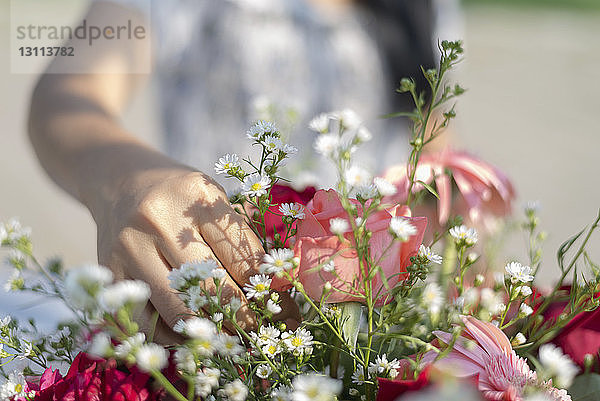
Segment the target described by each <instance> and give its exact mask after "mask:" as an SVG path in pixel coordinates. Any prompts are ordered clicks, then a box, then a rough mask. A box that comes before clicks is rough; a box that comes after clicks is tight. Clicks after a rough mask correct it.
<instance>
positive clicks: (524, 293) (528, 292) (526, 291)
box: [519, 285, 532, 297]
mask: <svg viewBox="0 0 600 401" xmlns="http://www.w3.org/2000/svg"><path fill="white" fill-rule="evenodd" d="M519 292H520V293H521V295H522V296H524V297H528V296H530V295H531V294H532V291H531V287H529V286H527V285H522V286H521V288H520V289H519Z"/></svg>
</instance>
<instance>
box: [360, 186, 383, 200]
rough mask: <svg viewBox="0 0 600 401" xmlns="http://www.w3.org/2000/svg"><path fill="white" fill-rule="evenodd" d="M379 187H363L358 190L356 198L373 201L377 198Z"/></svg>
mask: <svg viewBox="0 0 600 401" xmlns="http://www.w3.org/2000/svg"><path fill="white" fill-rule="evenodd" d="M377 193H378V191H377V187H376V186H375V185H374V184H368V185H361V186H360V187H358V188H356V196H360V197H361V198H363V199H373V198H374V197H376V196H377Z"/></svg>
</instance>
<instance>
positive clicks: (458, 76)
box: [0, 0, 600, 317]
mask: <svg viewBox="0 0 600 401" xmlns="http://www.w3.org/2000/svg"><path fill="white" fill-rule="evenodd" d="M44 3H45V2H44ZM48 3H52V4H53V5H52V9H54V10H60V12H61V13H64V15H62V17H63V18H64V19H65V20H71V21H73V22H74V21H76V20H77V18H78V17H79V16H80V15H81V13H83V12H84V10H85V9H86V7H87V2H86V1H76V0H57V1H54V0H53V2H47V3H46V4H48ZM57 4H61V5H57ZM0 11H1V13H0V38H1V39H0V40H1V42H0V54H1V55H4V57H2V60H3V62H2V63H0V127H1V133H0V183H1V187H0V188H1V189H0V194H1V195H0V221H6V220H7V219H8V218H10V217H12V216H17V217H19V218H20V220H21V221H22V223H23V224H24V225H26V226H30V227H32V229H33V241H34V245H35V248H36V253H37V255H38V256H40V257H41V258H42V259H43V258H47V257H52V256H60V257H62V258H63V260H64V261H65V263H66V265H67V266H75V265H79V264H82V263H85V262H93V261H95V260H96V242H95V241H96V233H95V226H94V222H93V221H92V219H91V217H90V215H89V214H88V212H87V210H86V209H84V208H83V207H82V206H80V205H79V204H78V203H77V202H76V201H75V200H73V199H71V198H70V197H69V196H68V195H66V194H65V193H63V192H61V190H60V189H59V188H58V187H57V186H55V185H54V184H53V183H52V182H51V181H50V180H49V179H48V177H47V176H46V175H45V173H44V171H43V170H42V169H41V168H40V166H39V164H38V162H37V160H36V158H35V156H34V154H33V152H32V149H31V147H30V145H29V143H28V139H27V135H26V116H27V108H28V102H29V96H30V92H31V90H32V87H33V84H34V82H35V80H36V76H34V75H25V74H23V75H21V74H11V73H10V66H9V63H8V56H7V54H8V52H9V39H8V37H9V23H10V21H9V16H10V13H9V1H8V0H0ZM453 28H454V29H455V31H457V32H459V33H460V34H461V36H463V37H464V41H465V48H466V57H465V62H464V63H463V64H462V65H461V66H460V68H459V69H458V70H457V72H456V73H455V75H454V77H453V78H454V79H455V80H457V81H459V82H460V83H461V85H462V86H463V87H465V88H467V89H468V91H467V92H466V93H465V95H463V96H462V97H461V98H460V100H459V103H458V106H457V113H458V118H457V121H456V123H455V125H454V131H455V133H456V136H457V139H458V142H459V143H458V144H457V147H459V148H463V149H465V150H468V151H470V152H472V153H474V154H476V155H479V156H481V157H482V158H483V159H484V160H487V161H489V162H491V163H492V164H494V165H496V166H498V167H499V168H500V169H501V170H503V171H505V172H506V173H507V175H508V176H509V177H511V178H512V180H513V182H514V184H515V187H516V189H517V192H518V201H517V202H516V204H515V209H516V211H517V212H519V211H520V209H521V206H522V205H523V204H524V203H525V202H526V201H528V200H539V201H540V203H541V211H540V217H541V226H542V227H543V228H544V229H545V230H546V231H548V232H549V233H550V235H549V238H548V241H547V243H546V246H545V254H544V266H543V277H542V280H543V281H544V282H546V283H549V282H550V281H551V280H552V278H553V277H555V276H556V272H557V270H556V269H557V268H556V264H555V254H556V249H557V248H558V246H559V245H560V243H561V242H562V241H563V240H564V239H566V238H567V237H568V236H570V235H571V234H573V233H575V232H578V231H579V230H580V229H581V228H583V227H584V226H585V225H586V224H589V223H590V222H591V221H592V220H593V219H594V218H595V216H596V214H597V213H598V208H599V207H600V186H599V185H597V181H598V178H597V177H598V172H599V167H598V166H599V164H598V154H599V151H598V149H599V148H600V129H599V128H598V123H597V120H598V115H599V112H598V110H600V96H599V95H600V70H599V69H598V66H599V65H600V40H599V39H600V1H598V0H562V1H561V0H502V1H501V0H468V1H465V2H464V3H463V4H462V7H461V15H460V18H459V19H458V20H456V26H455V27H453ZM341 107H343V105H340V108H341ZM155 108H156V103H155V97H154V90H153V87H152V85H150V86H148V87H147V88H145V89H144V91H143V92H142V93H140V94H139V96H137V98H136V100H135V101H134V103H133V104H132V106H131V108H130V110H129V112H128V113H127V115H126V116H125V118H124V121H125V125H126V126H127V127H128V128H129V129H130V130H132V131H133V132H136V133H138V134H139V135H140V136H142V137H144V138H146V139H147V140H148V141H149V142H151V143H154V144H156V145H157V146H160V145H161V144H160V140H159V138H160V136H159V122H158V121H157V120H156V117H155V116H156V115H157V113H156V112H155V111H154V110H155ZM524 246H525V241H524V240H523V241H518V240H517V241H513V242H511V243H509V244H508V247H507V250H506V258H512V257H517V258H520V256H521V255H523V252H524V251H523V250H524ZM592 248H593V255H596V260H597V261H598V260H600V258H599V257H598V256H600V236H598V235H597V236H596V237H595V239H593V244H592ZM500 268H501V267H500ZM6 278H7V268H6V267H5V266H2V267H0V279H1V280H2V283H3V282H4V281H5V279H6ZM24 306H27V307H29V306H30V305H29V304H26V303H23V301H22V300H18V299H15V298H14V297H13V296H12V295H10V294H6V293H4V291H3V289H0V317H1V316H2V315H3V314H4V313H6V312H11V311H15V310H16V309H17V308H22V307H24ZM46 308H52V307H51V306H46Z"/></svg>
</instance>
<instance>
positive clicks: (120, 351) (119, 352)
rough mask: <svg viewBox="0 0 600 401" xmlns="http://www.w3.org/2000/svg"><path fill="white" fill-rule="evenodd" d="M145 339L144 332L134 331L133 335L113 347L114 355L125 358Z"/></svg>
mask: <svg viewBox="0 0 600 401" xmlns="http://www.w3.org/2000/svg"><path fill="white" fill-rule="evenodd" d="M145 341H146V336H145V335H144V333H136V334H135V335H133V336H131V337H129V338H126V339H125V340H123V342H122V343H121V344H119V345H117V346H116V347H115V355H116V356H117V357H118V358H121V359H125V358H127V357H128V356H129V355H131V354H135V353H136V351H137V350H138V348H139V347H141V346H142V344H144V342H145Z"/></svg>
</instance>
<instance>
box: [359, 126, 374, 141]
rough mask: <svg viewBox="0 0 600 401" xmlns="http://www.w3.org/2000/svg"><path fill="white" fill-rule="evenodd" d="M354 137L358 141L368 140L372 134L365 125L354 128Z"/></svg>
mask: <svg viewBox="0 0 600 401" xmlns="http://www.w3.org/2000/svg"><path fill="white" fill-rule="evenodd" d="M356 138H357V139H358V140H359V141H360V142H368V141H370V140H371V139H372V138H373V134H371V131H369V130H368V129H366V128H365V127H359V128H358V129H357V130H356Z"/></svg>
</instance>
